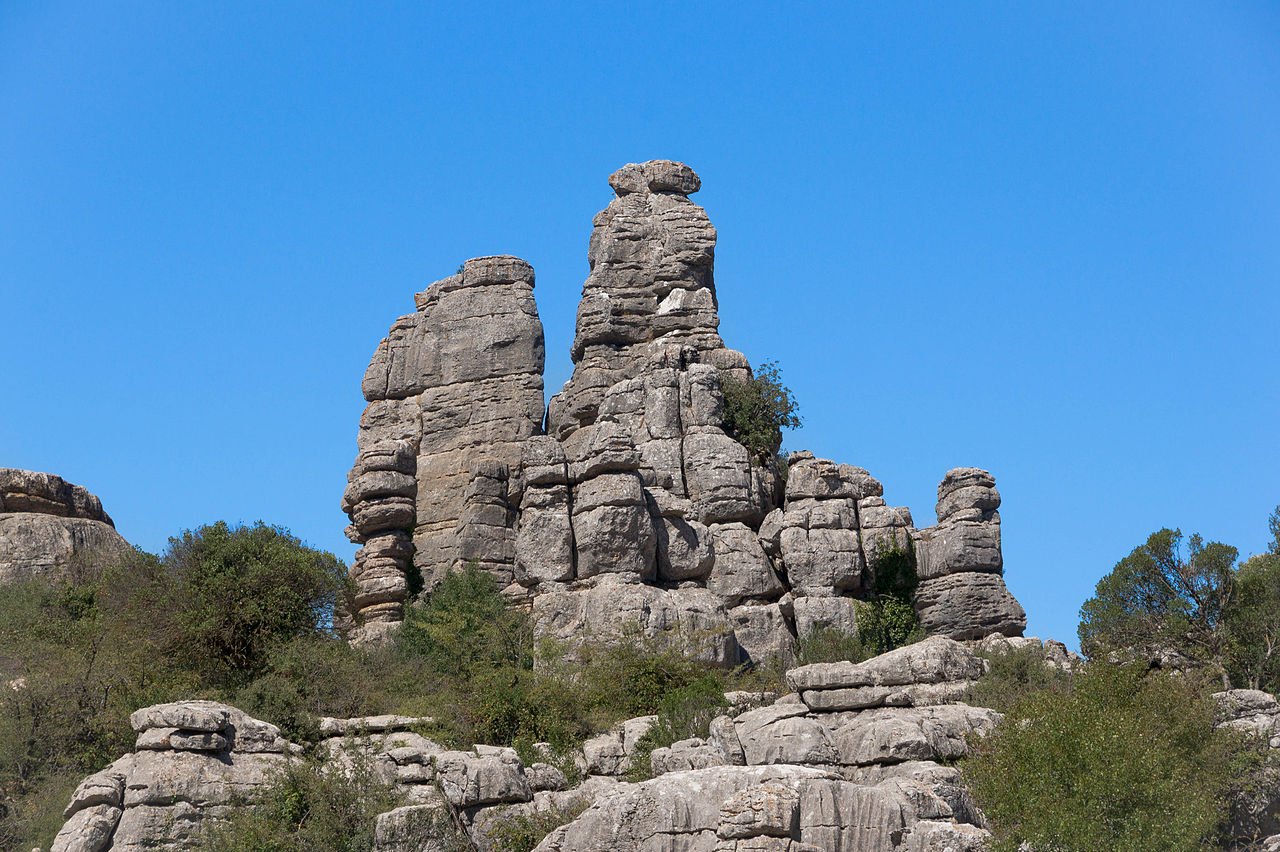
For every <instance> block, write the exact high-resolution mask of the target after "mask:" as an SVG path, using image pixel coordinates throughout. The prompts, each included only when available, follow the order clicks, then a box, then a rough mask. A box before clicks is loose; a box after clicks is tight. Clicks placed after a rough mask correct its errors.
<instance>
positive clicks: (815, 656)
mask: <svg viewBox="0 0 1280 852" xmlns="http://www.w3.org/2000/svg"><path fill="white" fill-rule="evenodd" d="M874 656H875V654H874V653H872V651H871V650H870V649H868V648H867V646H866V645H865V644H863V641H862V639H861V637H859V636H858V635H857V634H856V633H846V632H844V631H843V630H839V629H837V628H835V627H828V626H825V625H824V626H822V627H817V628H814V629H813V630H810V631H809V632H808V633H806V634H805V635H803V636H801V637H800V638H799V641H797V642H796V661H795V664H796V665H797V666H807V665H809V664H811V663H839V662H845V661H847V662H851V663H861V662H863V661H864V660H869V659H871V658H872V657H874Z"/></svg>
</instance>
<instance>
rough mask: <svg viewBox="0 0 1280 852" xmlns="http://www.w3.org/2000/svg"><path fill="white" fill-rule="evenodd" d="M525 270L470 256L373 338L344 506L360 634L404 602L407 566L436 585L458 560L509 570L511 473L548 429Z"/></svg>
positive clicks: (537, 332)
mask: <svg viewBox="0 0 1280 852" xmlns="http://www.w3.org/2000/svg"><path fill="white" fill-rule="evenodd" d="M533 284H534V278H533V269H532V267H530V266H529V264H527V263H525V262H524V261H523V260H520V259H519V258H515V257H505V256H503V257H481V258H475V259H472V260H468V261H467V262H466V263H464V264H463V265H462V268H461V269H460V271H459V273H458V274H457V275H452V276H450V277H448V278H445V279H443V280H441V281H437V282H435V283H434V284H432V285H431V286H430V287H428V288H427V289H426V290H425V291H423V292H422V293H419V294H418V295H417V297H416V298H415V302H416V305H417V311H416V312H415V313H412V314H408V315H407V316H403V317H400V319H398V320H396V322H395V324H394V325H392V327H391V332H390V334H388V336H387V337H386V338H385V339H384V340H383V341H382V343H381V344H380V345H379V346H378V350H377V352H375V353H374V356H373V361H372V362H371V363H370V364H369V369H368V371H367V372H366V373H365V377H364V385H363V390H364V396H365V399H366V400H367V401H368V406H367V407H366V408H365V411H364V415H363V416H362V417H361V419H360V431H359V435H358V438H357V446H358V455H357V457H356V462H355V465H354V466H353V467H352V469H351V473H350V475H349V476H348V485H347V490H346V493H345V494H344V495H343V509H344V510H345V511H346V512H347V513H348V515H349V516H350V517H351V522H352V526H351V527H350V528H349V529H348V534H349V535H350V537H351V538H352V540H353V541H356V542H357V543H360V544H362V545H363V547H362V548H361V549H360V551H359V553H358V554H357V555H356V562H355V565H354V566H353V567H352V572H351V573H352V577H353V578H354V580H355V582H356V586H357V596H356V600H355V608H356V613H354V614H353V615H355V616H356V618H357V619H358V621H359V623H360V628H359V630H360V635H361V636H363V637H365V638H370V639H375V638H377V637H378V636H380V635H382V634H384V633H385V632H386V630H387V629H388V626H389V625H392V624H394V623H397V622H399V621H400V620H401V618H402V615H403V605H404V601H405V598H406V597H407V593H408V587H409V582H410V579H411V577H412V576H413V575H414V574H415V573H416V574H417V575H420V576H421V577H422V579H423V580H424V581H425V582H426V584H427V586H428V587H429V586H431V585H433V584H434V582H436V581H438V579H439V577H441V576H442V575H443V573H444V572H446V571H448V570H450V569H451V568H454V567H456V566H457V565H458V564H459V563H460V561H462V560H464V559H476V560H477V561H479V562H481V564H483V565H485V567H487V568H489V569H490V570H492V571H494V573H495V575H497V576H499V577H500V578H501V579H502V580H503V581H505V582H504V585H505V584H508V583H510V582H511V580H512V578H513V576H514V570H515V569H514V562H515V532H514V526H513V523H512V520H513V517H514V513H515V510H516V508H517V507H518V506H519V503H520V499H519V495H518V494H517V493H512V492H511V488H512V486H513V483H512V482H511V481H510V478H509V472H510V469H511V468H512V467H517V466H518V465H519V463H520V457H521V445H522V442H523V441H524V440H525V439H526V438H529V437H530V436H533V435H537V434H539V433H540V432H541V431H542V420H543V412H544V401H543V395H542V368H543V360H544V351H543V338H542V324H541V322H540V321H539V320H538V311H537V307H536V306H535V305H534V301H533Z"/></svg>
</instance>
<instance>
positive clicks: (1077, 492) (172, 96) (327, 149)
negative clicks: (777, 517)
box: [0, 0, 1280, 642]
mask: <svg viewBox="0 0 1280 852" xmlns="http://www.w3.org/2000/svg"><path fill="white" fill-rule="evenodd" d="M268 5H269V6H270V8H266V7H267V6H268ZM434 5H435V4H420V3H403V4H391V3H388V4H369V3H361V4H355V3H352V4H337V3H334V4H322V3H314V2H309V3H274V4H260V3H247V2H223V3H218V4H212V3H209V4H200V3H164V2H120V3H112V4H105V3H88V2H85V3H64V2H56V0H39V2H35V0H3V2H0V198H2V199H3V202H0V320H2V322H3V329H4V333H3V335H0V362H2V363H3V368H2V369H0V465H4V466H16V467H26V468H33V469H38V470H49V471H54V472H57V473H60V474H62V475H64V476H66V477H67V478H69V479H71V480H72V481H75V482H78V483H82V484H84V485H86V486H88V487H89V488H90V489H92V490H93V491H94V492H96V493H97V494H99V495H100V496H101V497H102V498H103V501H104V503H105V505H106V507H107V509H108V510H109V511H110V512H111V513H112V514H113V515H114V517H115V519H116V522H117V525H118V527H119V529H120V530H121V532H122V533H123V534H124V535H125V536H126V537H127V538H129V539H130V540H131V541H133V542H135V543H137V544H139V545H141V546H143V547H145V548H147V549H151V550H158V549H160V548H162V547H163V546H164V543H165V540H166V537H167V536H169V535H172V534H174V533H176V532H177V531H179V530H181V529H183V528H188V527H193V526H197V525H199V524H202V523H206V522H211V521H214V520H217V519H227V520H231V521H237V520H243V521H252V520H255V519H259V518H261V519H264V520H267V521H269V522H272V523H277V524H282V525H284V526H287V527H289V528H290V529H292V530H293V531H294V532H295V533H297V534H298V535H300V536H301V537H303V538H304V539H305V540H307V541H308V542H310V543H312V544H315V545H318V546H322V547H325V548H328V549H332V550H334V551H335V552H338V553H339V554H341V555H343V556H344V557H349V556H350V554H351V553H352V552H353V548H351V547H350V546H349V545H347V544H346V542H345V540H344V539H343V537H342V528H343V525H344V523H345V517H344V516H343V515H342V513H341V511H340V510H339V508H338V502H339V498H340V496H341V493H342V488H343V485H344V480H345V475H346V470H347V468H348V466H349V465H350V462H351V460H352V458H353V456H354V452H355V432H356V423H357V421H358V418H359V415H360V411H361V409H362V407H363V401H362V400H361V397H360V377H361V375H362V373H363V371H364V367H365V365H366V363H367V362H368V359H369V356H370V355H371V353H372V352H373V349H374V347H375V346H376V345H377V342H378V340H379V339H380V338H381V337H382V336H383V334H385V333H386V330H387V328H388V326H389V325H390V324H391V322H392V320H394V318H395V317H396V316H397V315H399V314H401V313H407V312H409V311H411V310H412V309H413V299H412V296H413V293H414V292H415V291H416V290H419V289H421V288H422V287H423V286H424V285H426V284H427V283H429V282H430V281H432V280H434V279H437V278H440V277H443V276H445V275H448V274H450V273H451V272H452V271H453V270H454V269H455V268H456V267H457V265H458V264H459V262H461V261H462V260H463V259H465V258H467V257H472V256H477V255H483V254H493V253H512V254H517V255H520V256H522V257H524V258H526V259H528V260H529V261H531V262H532V263H533V264H534V266H535V268H536V270H537V276H538V284H537V290H536V296H537V299H538V304H539V308H540V311H541V314H542V320H543V324H544V325H545V327H546V335H547V346H548V348H547V351H548V366H547V386H548V388H551V389H554V388H557V387H558V386H559V385H560V384H561V383H562V382H563V381H564V380H565V379H566V378H567V377H568V375H569V370H570V363H569V359H568V346H569V343H570V340H571V338H572V334H573V320H574V311H575V306H576V303H577V298H578V295H579V292H580V288H581V284H582V281H583V279H584V278H585V276H586V272H587V268H586V249H587V237H588V234H589V230H590V224H591V217H592V216H593V215H594V214H595V212H596V211H598V210H599V209H600V208H602V207H603V206H604V205H605V204H606V203H607V202H608V200H609V199H610V197H611V192H610V190H609V187H608V186H607V183H606V178H607V176H608V175H609V173H610V172H611V171H612V170H613V169H615V168H616V167H617V166H619V165H621V164H623V163H625V162H629V161H638V160H645V159H651V158H656V157H669V158H673V159H679V160H684V161H685V162H688V163H689V164H690V165H692V166H693V167H694V168H695V169H696V170H697V171H698V172H699V174H700V175H701V176H702V179H703V186H704V189H703V191H702V192H701V193H700V194H698V195H697V196H695V200H697V201H698V202H699V203H701V204H703V205H704V206H705V207H706V208H707V210H708V212H709V213H710V215H711V217H712V220H713V221H714V222H715V223H716V225H717V227H718V229H719V232H720V242H719V247H718V250H717V269H716V272H717V283H718V287H719V293H720V301H721V317H722V325H721V332H722V334H723V335H724V337H725V339H726V341H727V342H728V343H729V345H730V346H733V347H734V348H737V349H741V350H743V351H744V352H746V353H747V355H748V356H749V357H751V359H752V360H753V361H755V362H759V361H761V360H764V359H776V360H777V361H779V362H780V364H781V365H782V369H783V373H784V377H785V379H786V381H787V383H788V384H789V385H790V386H791V387H792V388H793V389H794V390H795V393H796V396H797V397H798V398H799V400H800V402H801V407H802V414H803V416H804V419H805V424H804V427H803V428H802V429H801V430H799V431H798V432H796V433H795V434H792V435H790V436H788V438H787V441H786V443H787V446H789V447H791V448H792V449H800V448H806V449H810V450H813V451H814V452H815V453H817V454H819V455H823V456H829V457H833V458H836V459H839V460H841V461H846V462H851V463H855V464H859V465H862V466H863V467H866V468H868V469H869V470H871V471H872V473H874V474H875V475H877V476H878V477H879V478H880V479H881V480H882V481H883V482H884V483H885V490H886V497H887V498H888V499H889V500H890V502H893V503H897V504H905V505H909V506H910V507H911V508H912V510H913V512H914V514H915V517H916V520H917V523H918V524H921V525H924V524H927V523H929V522H931V521H932V518H933V502H934V498H935V492H934V490H935V488H936V486H937V483H938V480H939V479H940V478H941V476H942V474H943V472H944V471H945V470H947V469H948V468H950V467H954V466H958V465H978V466H981V467H986V468H988V469H990V470H991V471H992V472H994V473H995V475H996V477H997V481H998V483H999V487H1000V490H1001V492H1002V493H1003V495H1004V498H1005V505H1004V507H1003V508H1002V510H1001V513H1002V516H1003V518H1004V527H1003V530H1004V550H1005V564H1006V575H1007V579H1008V582H1009V585H1010V587H1011V588H1012V589H1013V591H1014V593H1015V594H1016V595H1017V596H1018V598H1019V599H1020V600H1021V601H1022V603H1023V604H1024V606H1025V607H1026V608H1027V611H1028V614H1029V621H1030V632H1032V633H1035V634H1038V635H1042V636H1053V637H1057V638H1061V639H1064V640H1067V641H1070V642H1074V638H1075V626H1076V622H1077V612H1078V609H1079V606H1080V604H1081V602H1082V601H1083V600H1084V599H1085V598H1086V597H1088V595H1089V594H1090V593H1091V591H1092V588H1093V584H1094V583H1095V582H1096V581H1097V579H1098V578H1099V577H1100V576H1101V575H1102V574H1104V573H1105V572H1106V571H1107V570H1109V569H1110V567H1111V566H1112V565H1113V564H1114V563H1115V562H1116V561H1117V560H1118V559H1119V558H1121V557H1122V556H1124V555H1125V554H1126V553H1127V552H1128V551H1129V550H1130V549H1131V548H1132V547H1134V546H1135V545H1137V544H1138V543H1140V542H1141V541H1143V540H1144V539H1145V537H1146V536H1147V534H1148V533H1150V532H1151V531H1153V530H1155V529H1157V528H1159V527H1161V526H1165V525H1168V526H1180V527H1182V528H1183V529H1184V530H1185V531H1192V530H1198V531H1200V532H1202V533H1203V534H1204V535H1205V536H1206V537H1207V538H1211V539H1219V540H1223V541H1227V542H1231V543H1234V544H1236V545H1238V546H1239V547H1240V548H1241V549H1242V550H1243V551H1244V552H1246V553H1249V552H1257V551H1260V550H1262V549H1263V548H1264V546H1265V542H1266V538H1267V536H1266V517H1267V514H1268V513H1269V512H1270V510H1271V509H1272V508H1273V507H1274V506H1275V505H1276V504H1277V503H1280V451H1278V448H1277V435H1278V434H1280V429H1277V423H1278V422H1280V381H1278V380H1277V367H1278V366H1280V333H1277V317H1278V316H1280V310H1278V308H1280V157H1277V155H1276V153H1277V151H1280V10H1278V9H1277V7H1276V6H1274V5H1269V4H1263V3H1259V4H1253V5H1250V4H1239V3H1216V4H1207V3H1206V4H1180V3H1172V4H1171V3H1151V4H1143V3H1127V4H1103V3H1096V4H1093V3H1078V4H1044V3H1008V4H945V3H944V4H924V5H916V4H909V3H895V4H874V5H873V4H866V5H856V4H831V5H826V6H824V5H813V4H786V5H785V6H784V5H783V4H752V3H712V2H708V3H700V4H684V3H671V4H666V3H650V4H646V6H645V7H644V8H643V10H641V9H640V8H638V7H635V6H626V5H624V4H594V3H592V4H588V3H582V4H514V3H513V4H483V3H470V4H466V9H465V10H454V11H448V10H444V9H440V8H433V7H434ZM537 7H541V8H537Z"/></svg>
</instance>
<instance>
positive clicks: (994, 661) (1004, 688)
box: [965, 646, 1070, 713]
mask: <svg viewBox="0 0 1280 852" xmlns="http://www.w3.org/2000/svg"><path fill="white" fill-rule="evenodd" d="M983 656H984V657H985V658H986V660H987V672H986V674H984V675H983V676H982V677H981V678H980V679H979V680H978V682H977V683H976V684H974V685H973V688H972V689H970V690H969V694H968V696H967V697H966V698H965V702H966V703H968V704H972V705H974V706H976V707H990V708H991V709H992V710H999V711H1000V712H1001V713H1004V712H1007V711H1009V710H1011V709H1012V708H1014V707H1016V706H1018V705H1019V704H1020V703H1021V702H1023V701H1026V700H1027V699H1029V698H1030V697H1031V696H1033V695H1036V694H1039V693H1044V692H1053V693H1059V694H1060V693H1063V692H1065V691H1066V690H1067V688H1068V686H1069V683H1070V676H1069V675H1068V674H1067V673H1066V672H1064V671H1062V670H1061V669H1059V668H1056V667H1055V666H1051V665H1049V664H1048V663H1046V662H1045V659H1044V651H1043V650H1042V649H1040V648H1038V647H1035V646H1027V647H1026V648H1014V649H1012V650H1009V651H1005V652H1003V653H994V654H984V655H983Z"/></svg>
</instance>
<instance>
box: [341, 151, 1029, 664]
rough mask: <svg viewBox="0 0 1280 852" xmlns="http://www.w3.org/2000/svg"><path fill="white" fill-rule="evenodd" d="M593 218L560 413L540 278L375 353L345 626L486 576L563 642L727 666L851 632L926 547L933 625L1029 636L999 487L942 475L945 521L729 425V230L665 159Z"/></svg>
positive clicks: (378, 633) (494, 274) (623, 180)
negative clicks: (351, 597)
mask: <svg viewBox="0 0 1280 852" xmlns="http://www.w3.org/2000/svg"><path fill="white" fill-rule="evenodd" d="M609 183H610V186H611V187H612V188H613V190H614V193H615V196H616V197H615V198H614V199H613V200H612V201H611V202H610V203H609V205H608V206H607V207H606V208H605V209H604V210H602V211H601V212H600V213H599V214H598V215H597V216H596V217H595V220H594V223H593V228H592V233H591V239H590V244H589V248H588V261H589V263H590V268H591V271H590V274H589V275H588V277H587V279H586V282H585V283H584V285H583V288H582V299H581V302H580V303H579V307H578V315H577V327H576V335H575V337H574V341H573V345H572V347H571V351H570V355H571V357H572V359H573V364H574V370H573V375H572V377H571V378H570V380H569V381H568V382H567V383H566V384H565V386H564V387H563V388H562V389H561V390H560V392H558V393H557V394H555V395H554V396H553V397H552V398H551V400H550V402H549V403H548V404H547V406H546V410H545V412H544V410H543V396H542V378H541V376H542V368H543V359H544V353H543V336H542V327H541V324H540V321H539V319H538V314H537V309H536V305H535V304H534V301H533V280H534V276H533V270H532V268H531V267H530V266H529V265H528V264H527V263H525V262H524V261H522V260H519V259H518V258H513V257H489V258H477V259H473V260H469V261H467V262H466V263H465V264H463V266H462V268H461V270H460V272H459V274H457V275H454V276H451V277H449V278H446V279H443V280H442V281H438V282H436V283H435V284H432V285H431V286H430V287H428V288H427V290H426V291H424V292H423V293H420V294H419V295H418V297H417V308H418V310H417V311H416V312H415V313H413V314H410V315H407V316H404V317H401V318H400V319H398V320H397V321H396V322H395V324H394V325H393V326H392V328H391V332H390V334H389V335H388V337H387V338H386V339H385V340H383V341H382V343H381V344H380V345H379V347H378V349H377V351H376V353H375V355H374V357H373V360H372V363H371V364H370V366H369V370H368V372H367V373H366V376H365V381H364V394H365V398H366V400H367V401H368V407H367V408H366V410H365V413H364V416H363V417H362V419H361V423H360V430H359V435H358V438H357V445H358V448H359V453H358V456H357V459H356V462H355V465H354V466H353V467H352V470H351V473H350V476H349V484H348V487H347V491H346V493H345V495H344V498H343V508H344V509H345V510H346V511H347V512H348V514H349V516H350V518H351V521H352V524H351V526H350V527H349V528H348V534H349V536H350V537H351V538H352V540H353V541H356V542H357V543H360V544H361V545H362V548H361V550H360V551H359V553H358V554H357V556H356V561H355V565H354V566H353V567H352V571H351V573H352V577H353V578H354V580H355V581H356V586H357V588H358V592H357V596H356V599H355V601H354V611H353V612H352V613H351V614H350V615H351V624H350V626H349V630H350V635H351V636H352V638H353V639H354V640H355V641H377V640H378V639H380V638H382V637H384V636H385V635H387V633H388V631H390V630H392V629H394V625H395V624H396V623H397V622H398V621H399V620H401V618H402V617H403V611H404V606H405V604H406V602H407V601H408V600H409V598H410V589H411V587H416V585H417V584H418V582H419V579H420V581H421V583H422V585H423V586H424V587H425V588H428V589H429V588H431V587H432V586H433V585H434V584H435V583H436V582H438V581H439V579H440V578H441V577H442V576H443V574H444V573H445V572H447V571H449V570H453V569H455V568H457V567H459V566H460V565H462V564H465V563H468V562H475V563H477V564H479V565H480V566H482V567H484V568H485V569H486V570H488V571H490V572H491V573H492V574H493V575H494V576H495V578H496V579H497V580H498V582H499V583H500V584H501V586H502V587H503V588H504V590H505V594H506V595H507V596H508V597H509V598H510V599H512V600H513V601H518V602H523V603H524V604H525V605H527V606H530V607H531V608H532V611H533V616H534V621H535V624H536V629H537V632H538V635H539V636H540V637H551V638H555V639H557V640H559V641H561V642H562V643H565V644H566V645H568V646H569V647H570V648H572V646H573V645H575V644H580V643H582V642H588V641H609V640H615V639H618V638H621V637H622V636H623V635H624V634H626V635H631V634H635V633H639V634H641V635H644V636H648V637H651V638H655V639H659V640H665V641H675V642H680V643H681V644H682V646H688V645H690V644H692V645H695V646H696V647H697V649H698V652H699V654H700V655H701V656H702V657H703V658H705V659H708V660H711V661H713V662H717V663H722V664H725V665H733V664H737V663H739V662H743V661H751V662H758V661H761V660H763V659H765V658H768V657H782V658H784V659H785V658H788V657H789V656H790V655H792V654H793V653H794V648H795V643H796V640H797V638H798V637H800V636H803V635H804V634H805V633H807V632H808V631H810V630H812V629H814V628H816V627H820V626H824V625H825V626H835V627H838V628H841V629H844V630H849V631H851V630H853V629H854V628H855V627H856V620H857V605H856V601H857V600H858V599H860V598H865V597H866V596H868V594H869V593H870V590H871V589H872V586H873V583H874V577H875V572H876V569H877V565H878V561H879V558H880V555H881V554H882V553H884V552H885V549H886V548H891V547H899V548H911V549H912V550H913V551H914V554H915V557H916V563H917V565H918V570H919V575H920V587H919V593H918V596H917V609H918V612H919V615H920V618H921V621H922V622H923V623H924V625H925V626H926V628H927V629H928V630H929V632H930V633H933V634H936V635H943V636H949V637H952V638H957V639H970V638H973V639H976V638H982V637H984V636H986V635H988V634H991V633H1000V634H1003V635H1007V636H1017V635H1021V633H1022V631H1023V629H1024V627H1025V622H1026V619H1025V615H1024V613H1023V611H1022V608H1021V607H1020V606H1019V605H1018V603H1017V601H1015V600H1014V599H1013V597H1012V595H1010V594H1009V591H1008V589H1007V588H1006V587H1005V584H1004V580H1003V576H1002V575H1003V568H1004V566H1003V560H1002V557H1001V550H1000V517H999V512H998V508H999V505H1000V495H999V492H998V491H997V490H996V488H995V480H994V478H993V477H992V476H991V474H990V473H988V472H987V471H984V470H980V469H978V468H957V469H955V470H952V471H949V472H948V473H947V474H946V476H945V477H944V479H943V481H942V484H941V485H940V486H939V488H938V505H937V520H938V523H937V524H936V525H935V526H931V527H927V528H924V529H917V528H916V527H915V526H914V523H913V520H912V518H911V514H910V512H909V511H908V510H906V509H905V508H900V507H894V506H891V505H889V504H888V503H886V501H885V499H884V488H883V486H882V485H881V483H880V482H879V481H878V480H876V479H875V478H874V477H873V476H872V475H871V474H870V473H868V472H867V471H866V470H863V469H862V468H858V467H855V466H852V465H847V464H838V463H836V462H833V461H828V460H825V459H817V458H814V457H813V456H812V455H811V454H808V453H798V454H794V455H793V456H792V457H791V459H790V469H789V472H788V475H787V477H786V480H785V485H784V483H783V478H782V476H781V475H780V472H779V471H778V470H777V469H776V467H775V466H774V462H773V460H772V459H762V458H759V457H757V456H754V455H753V454H752V453H751V452H750V451H749V450H748V449H747V448H746V447H744V446H743V445H742V444H740V443H739V442H738V441H736V440H735V439H734V438H733V437H732V436H731V435H729V434H728V433H727V432H726V430H725V414H724V405H725V402H724V393H723V389H722V383H723V382H725V381H743V380H746V379H748V378H750V376H751V374H752V373H751V366H750V364H749V363H748V361H747V358H746V357H745V356H744V355H743V354H742V353H741V352H737V351H735V350H732V349H729V348H727V347H726V346H725V344H724V341H723V340H722V339H721V337H720V334H719V331H718V329H719V316H718V305H719V302H718V295H717V290H716V284H715V279H714V269H713V267H714V256H715V243H716V231H715V228H714V226H713V225H712V224H711V221H710V219H709V218H708V217H707V214H706V212H705V211H704V210H703V209H702V208H701V207H700V206H698V205H697V204H695V203H694V202H693V201H691V200H690V199H689V197H688V196H689V195H690V194H692V193H694V192H696V191H697V190H698V189H699V188H700V186H701V181H700V180H699V178H698V176H697V175H696V174H695V173H694V172H693V170H692V169H690V168H689V167H688V166H686V165H684V164H682V163H676V162H672V161H669V160H655V161H651V162H647V163H642V164H629V165H627V166H624V167H623V168H621V169H619V170H618V171H617V172H615V173H614V174H613V175H612V176H611V177H610V179H609Z"/></svg>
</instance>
